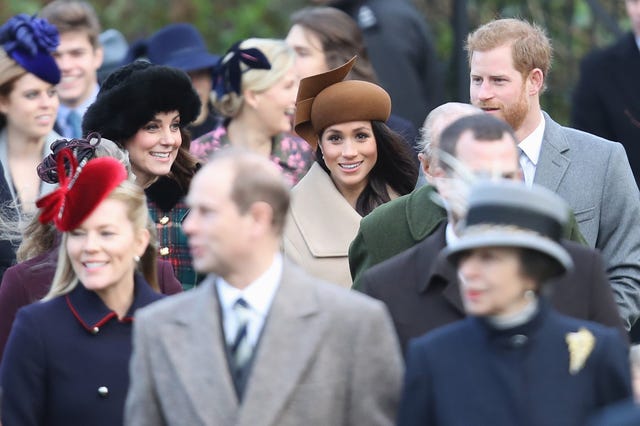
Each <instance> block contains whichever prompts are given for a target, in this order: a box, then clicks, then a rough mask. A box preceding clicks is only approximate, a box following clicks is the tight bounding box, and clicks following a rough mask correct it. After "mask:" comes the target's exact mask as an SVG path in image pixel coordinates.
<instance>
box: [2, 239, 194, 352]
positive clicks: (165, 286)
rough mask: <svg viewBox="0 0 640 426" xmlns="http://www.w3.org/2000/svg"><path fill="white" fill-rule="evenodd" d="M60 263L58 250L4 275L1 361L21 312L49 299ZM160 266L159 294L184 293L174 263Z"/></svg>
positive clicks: (14, 268)
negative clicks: (37, 302) (32, 304)
mask: <svg viewBox="0 0 640 426" xmlns="http://www.w3.org/2000/svg"><path fill="white" fill-rule="evenodd" d="M57 262H58V247H56V248H54V249H52V250H49V251H47V252H45V253H42V254H40V255H38V256H36V257H33V258H31V259H28V260H25V261H24V262H20V263H18V264H17V265H13V266H11V267H10V268H9V269H7V270H6V272H5V274H4V275H3V277H2V281H0V361H2V356H3V354H4V348H5V345H6V344H7V339H8V338H9V333H10V332H11V327H12V325H13V321H14V320H15V317H16V313H17V312H18V309H20V308H21V307H23V306H25V305H28V304H30V303H33V302H36V301H38V300H40V299H42V298H43V297H44V296H46V295H47V293H48V292H49V287H51V282H52V281H53V277H54V275H55V273H56V265H57ZM157 264H158V268H157V274H158V286H159V290H160V293H162V294H166V295H171V294H175V293H179V292H181V291H182V286H181V285H180V282H179V281H178V279H177V278H176V276H175V274H174V272H173V267H172V266H171V263H169V262H168V261H166V260H161V259H158V260H157Z"/></svg>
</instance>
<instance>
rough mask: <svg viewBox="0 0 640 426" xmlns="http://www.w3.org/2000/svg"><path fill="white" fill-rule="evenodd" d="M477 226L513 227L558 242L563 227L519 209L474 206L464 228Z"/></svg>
mask: <svg viewBox="0 0 640 426" xmlns="http://www.w3.org/2000/svg"><path fill="white" fill-rule="evenodd" d="M479 224H495V225H513V226H516V227H519V228H523V229H528V230H531V231H534V232H536V233H538V234H540V235H543V236H545V237H547V238H550V239H552V240H554V241H558V240H560V238H561V236H562V233H563V227H562V224H561V223H559V222H558V221H557V220H554V219H552V218H550V217H549V216H545V215H542V214H538V213H536V212H532V211H530V210H526V209H523V208H519V207H509V206H500V207H498V208H497V207H496V206H495V205H493V206H489V205H487V206H474V207H473V209H471V210H470V211H469V214H468V215H467V220H466V225H465V227H470V226H473V225H479Z"/></svg>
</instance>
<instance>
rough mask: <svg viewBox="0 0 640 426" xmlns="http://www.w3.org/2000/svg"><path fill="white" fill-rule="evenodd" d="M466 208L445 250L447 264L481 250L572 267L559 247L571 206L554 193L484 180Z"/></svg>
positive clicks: (568, 256) (567, 255) (536, 187)
mask: <svg viewBox="0 0 640 426" xmlns="http://www.w3.org/2000/svg"><path fill="white" fill-rule="evenodd" d="M468 204H469V210H468V213H467V216H466V218H465V220H464V222H463V223H462V225H463V227H462V230H461V232H460V238H459V239H458V240H457V241H455V242H453V243H451V244H450V245H449V246H448V247H447V248H446V249H445V250H444V251H443V255H444V256H446V257H447V258H448V259H449V260H450V261H452V262H456V261H457V258H458V257H459V255H460V254H461V253H462V252H465V251H469V250H472V249H476V248H480V247H518V248H526V249H531V250H535V251H538V252H540V253H543V254H546V255H548V256H549V257H551V258H552V259H554V260H555V261H556V262H557V263H558V264H559V265H560V266H561V267H562V268H563V269H564V270H565V271H569V270H571V269H572V268H573V262H572V261H571V256H570V255H569V254H568V253H567V251H566V250H565V249H564V248H563V247H562V246H561V245H560V244H559V242H560V239H561V237H562V233H563V229H564V227H565V225H566V223H567V220H568V217H569V207H568V205H567V204H566V202H565V201H564V200H563V199H562V198H561V197H560V196H558V195H557V194H556V193H554V192H553V191H550V190H549V189H547V188H543V187H541V186H539V185H533V187H532V188H528V187H527V186H526V185H525V184H524V183H522V182H515V181H506V180H501V181H482V182H479V183H477V184H476V185H474V186H473V187H472V188H471V191H470V194H469V203H468Z"/></svg>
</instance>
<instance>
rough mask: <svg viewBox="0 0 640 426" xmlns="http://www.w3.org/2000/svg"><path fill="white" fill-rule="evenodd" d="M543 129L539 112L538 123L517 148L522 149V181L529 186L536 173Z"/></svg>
mask: <svg viewBox="0 0 640 426" xmlns="http://www.w3.org/2000/svg"><path fill="white" fill-rule="evenodd" d="M544 129H545V122H544V116H543V115H542V113H540V124H538V126H537V127H536V128H535V129H534V130H533V132H531V134H530V135H529V136H527V137H526V138H524V139H523V140H522V141H521V142H520V143H519V144H518V148H520V150H521V151H522V152H521V154H520V167H521V168H522V173H523V174H524V181H525V183H526V184H527V186H528V187H529V188H531V186H532V185H533V179H534V177H535V175H536V167H537V166H538V159H539V158H540V149H541V148H542V137H543V136H544Z"/></svg>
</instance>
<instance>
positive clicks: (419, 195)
mask: <svg viewBox="0 0 640 426" xmlns="http://www.w3.org/2000/svg"><path fill="white" fill-rule="evenodd" d="M435 193H436V190H435V188H434V187H433V186H431V185H424V186H421V187H420V188H416V189H415V190H414V191H413V192H412V193H411V194H409V196H408V199H407V204H406V216H407V224H408V225H409V232H411V236H412V237H413V239H414V240H415V241H416V242H418V241H422V240H424V239H425V238H426V237H427V236H428V235H430V234H431V233H432V232H433V231H435V229H436V228H437V226H438V225H439V224H440V223H441V222H442V221H443V220H446V219H447V212H446V210H445V209H443V208H442V207H440V206H439V205H437V204H436V203H435V202H434V201H433V196H434V195H435Z"/></svg>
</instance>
